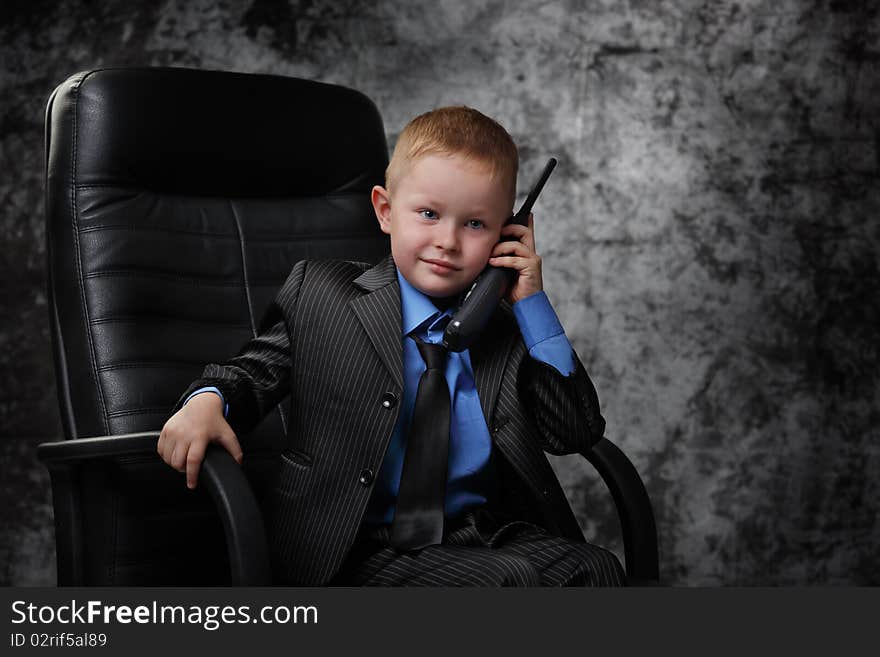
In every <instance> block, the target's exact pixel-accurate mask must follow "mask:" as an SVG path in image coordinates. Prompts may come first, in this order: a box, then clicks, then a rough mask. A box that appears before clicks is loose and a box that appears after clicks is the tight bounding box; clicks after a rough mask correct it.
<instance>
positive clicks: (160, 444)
mask: <svg viewBox="0 0 880 657" xmlns="http://www.w3.org/2000/svg"><path fill="white" fill-rule="evenodd" d="M167 435H168V434H167V433H166V432H165V429H164V428H163V429H162V431H161V433H159V440H157V441H156V452H157V453H158V454H159V458H161V459H162V460H163V461H165V453H164V451H165V443H166V442H167V441H166V440H165V437H166V436H167ZM166 463H167V461H166Z"/></svg>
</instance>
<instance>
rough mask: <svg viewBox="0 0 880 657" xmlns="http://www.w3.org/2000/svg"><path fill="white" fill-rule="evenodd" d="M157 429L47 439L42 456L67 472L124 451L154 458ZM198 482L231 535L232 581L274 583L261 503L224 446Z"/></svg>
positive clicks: (210, 455) (215, 450)
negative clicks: (85, 463)
mask: <svg viewBox="0 0 880 657" xmlns="http://www.w3.org/2000/svg"><path fill="white" fill-rule="evenodd" d="M158 440H159V432H158V431H150V432H144V433H131V434H124V435H119V436H100V437H96V438H78V439H75V440H63V441H59V442H52V443H43V444H41V445H39V446H38V447H37V456H38V458H39V459H40V460H41V461H43V462H44V463H45V464H46V466H47V467H48V468H49V470H50V471H52V472H53V473H55V472H64V471H65V470H69V469H70V468H72V467H74V466H76V465H78V464H79V463H81V462H85V461H91V460H95V459H111V460H112V459H115V458H118V457H124V456H139V457H147V458H149V457H155V458H156V460H157V461H158V460H160V457H159V454H158V453H157V452H156V443H157V441H158ZM199 482H200V484H201V485H202V486H204V487H205V489H206V491H207V492H208V494H209V495H210V496H211V499H212V500H213V502H214V505H215V506H216V508H217V512H218V514H219V515H220V519H221V521H222V523H223V530H224V532H225V534H226V544H227V547H228V550H229V563H230V567H231V581H232V584H233V585H235V586H266V585H268V584H270V579H271V576H270V569H269V549H268V545H267V543H266V530H265V527H264V525H263V516H262V514H261V512H260V507H259V505H258V504H257V500H256V498H255V497H254V494H253V491H252V490H251V486H250V483H249V482H248V480H247V478H246V477H245V475H244V473H243V472H242V470H241V467H240V466H239V465H238V463H236V462H235V459H233V458H232V456H231V455H230V454H229V453H228V452H227V451H226V450H225V449H223V448H222V447H220V446H219V445H211V446H209V448H208V450H207V453H206V454H205V460H204V461H203V462H202V467H201V471H200V474H199Z"/></svg>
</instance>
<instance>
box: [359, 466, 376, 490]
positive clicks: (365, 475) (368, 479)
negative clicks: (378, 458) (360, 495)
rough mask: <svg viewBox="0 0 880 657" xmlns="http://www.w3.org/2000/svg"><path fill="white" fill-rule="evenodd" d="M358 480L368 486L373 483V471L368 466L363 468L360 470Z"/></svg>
mask: <svg viewBox="0 0 880 657" xmlns="http://www.w3.org/2000/svg"><path fill="white" fill-rule="evenodd" d="M358 481H359V482H360V483H361V485H362V486H369V485H370V484H372V483H373V471H372V470H370V469H369V468H364V469H363V470H361V476H360V477H358Z"/></svg>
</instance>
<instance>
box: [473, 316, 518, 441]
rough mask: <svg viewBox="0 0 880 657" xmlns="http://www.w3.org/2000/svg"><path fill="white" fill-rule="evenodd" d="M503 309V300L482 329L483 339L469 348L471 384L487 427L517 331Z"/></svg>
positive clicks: (490, 423) (490, 420)
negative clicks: (474, 389)
mask: <svg viewBox="0 0 880 657" xmlns="http://www.w3.org/2000/svg"><path fill="white" fill-rule="evenodd" d="M506 310H507V304H506V303H505V302H502V307H500V308H499V309H498V310H497V311H496V312H495V313H494V314H493V315H492V318H491V320H490V321H489V324H488V326H486V328H485V329H484V334H483V336H482V339H480V340H477V342H476V343H475V344H474V345H472V346H471V347H470V355H471V365H473V368H474V383H475V385H476V386H477V394H478V395H479V397H480V406H482V408H483V417H485V418H486V424H487V426H489V428H490V429H491V428H492V421H493V415H494V413H493V410H494V408H495V403H496V400H497V399H498V392H499V391H500V390H501V383H502V381H503V380H504V370H505V368H506V367H507V364H508V357H509V355H510V350H511V349H512V348H513V344H514V341H515V340H516V333H515V332H514V331H512V330H511V325H510V321H511V319H510V317H508V316H507V315H508V313H507V312H506Z"/></svg>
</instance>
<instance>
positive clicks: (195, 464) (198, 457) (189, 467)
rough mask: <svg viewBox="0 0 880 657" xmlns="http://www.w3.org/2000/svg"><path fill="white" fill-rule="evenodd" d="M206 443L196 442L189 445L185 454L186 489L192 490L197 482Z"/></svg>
mask: <svg viewBox="0 0 880 657" xmlns="http://www.w3.org/2000/svg"><path fill="white" fill-rule="evenodd" d="M206 446H207V444H206V443H203V442H196V443H193V444H191V445H190V447H189V451H188V452H187V454H186V487H187V488H189V489H193V488H195V487H196V484H197V483H198V481H199V468H201V466H202V460H203V459H204V458H205V447H206Z"/></svg>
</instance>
